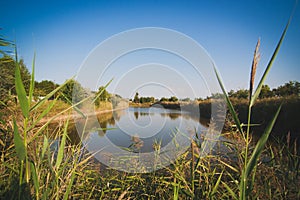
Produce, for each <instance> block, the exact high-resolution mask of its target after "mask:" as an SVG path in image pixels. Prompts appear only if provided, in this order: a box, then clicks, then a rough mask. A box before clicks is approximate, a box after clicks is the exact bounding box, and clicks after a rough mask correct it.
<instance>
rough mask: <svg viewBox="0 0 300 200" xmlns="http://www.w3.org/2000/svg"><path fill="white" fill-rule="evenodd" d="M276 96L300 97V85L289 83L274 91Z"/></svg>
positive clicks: (295, 82)
mask: <svg viewBox="0 0 300 200" xmlns="http://www.w3.org/2000/svg"><path fill="white" fill-rule="evenodd" d="M273 92H274V93H275V95H276V96H279V97H286V96H291V95H297V96H299V95H300V83H299V82H297V81H289V82H288V83H285V84H284V85H282V86H279V87H278V88H276V89H273Z"/></svg>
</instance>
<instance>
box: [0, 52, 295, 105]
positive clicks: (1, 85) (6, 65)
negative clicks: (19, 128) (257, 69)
mask: <svg viewBox="0 0 300 200" xmlns="http://www.w3.org/2000/svg"><path fill="white" fill-rule="evenodd" d="M16 64H17V63H16V61H15V60H14V59H12V58H11V57H10V56H7V55H4V56H3V57H1V58H0V101H2V102H4V103H5V101H7V100H8V99H9V98H10V97H11V95H16V90H15V82H14V79H15V66H16ZM18 65H19V66H20V71H21V76H22V79H23V82H24V87H25V90H26V91H27V92H28V90H29V84H30V76H31V75H30V72H29V70H28V69H27V67H26V66H25V64H24V61H23V60H22V59H21V60H20V61H18ZM57 87H59V84H57V83H55V82H53V81H50V80H42V81H40V82H38V81H35V91H34V96H35V97H36V98H42V97H43V96H46V95H47V94H49V93H50V92H51V91H53V90H54V89H56V88H57ZM74 90H76V92H75V93H74V94H73V91H74ZM88 93H89V92H88V90H87V89H85V88H83V87H82V86H81V84H80V83H79V82H77V81H76V80H72V81H70V82H69V83H68V84H66V85H65V86H64V87H63V88H62V89H61V90H60V91H59V92H57V93H56V94H54V95H53V97H52V99H54V98H56V97H58V99H60V100H62V101H65V102H69V103H70V102H71V101H73V102H79V101H80V100H82V99H84V98H85V97H87V96H88ZM93 93H94V94H95V96H96V97H97V99H95V104H96V105H99V102H101V101H111V99H112V96H113V95H112V94H110V93H109V92H108V91H107V90H106V88H104V87H103V86H100V87H99V88H98V91H95V92H93ZM220 96H221V94H212V95H211V96H210V97H207V98H206V99H210V98H218V97H220ZM228 96H229V97H231V98H237V99H247V98H249V90H247V89H240V90H237V91H234V90H230V91H229V92H228ZM287 96H300V83H299V82H298V81H289V82H287V83H285V84H284V85H281V86H278V87H277V88H274V89H270V87H269V86H268V85H263V86H262V90H261V93H260V95H259V98H261V99H263V98H272V97H287ZM130 100H131V101H133V102H135V103H155V102H156V101H160V102H177V101H179V99H178V98H177V97H175V96H172V97H170V98H167V97H162V98H161V99H160V100H158V99H155V98H154V97H139V93H138V92H136V94H135V96H134V98H133V99H130ZM189 100H190V99H189V98H185V99H183V100H182V101H189ZM198 100H202V99H201V98H199V99H198Z"/></svg>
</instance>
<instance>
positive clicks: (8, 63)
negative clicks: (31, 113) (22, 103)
mask: <svg viewBox="0 0 300 200" xmlns="http://www.w3.org/2000/svg"><path fill="white" fill-rule="evenodd" d="M18 64H19V67H20V71H21V77H22V80H23V83H24V87H25V90H26V92H28V90H29V85H30V76H31V75H30V73H29V71H28V69H27V68H26V66H25V64H24V61H23V60H22V59H21V60H20V61H19V62H18ZM15 69H16V61H15V60H14V59H12V58H11V57H9V56H4V57H2V58H0V99H1V100H3V99H5V98H7V97H8V94H13V95H16V89H15Z"/></svg>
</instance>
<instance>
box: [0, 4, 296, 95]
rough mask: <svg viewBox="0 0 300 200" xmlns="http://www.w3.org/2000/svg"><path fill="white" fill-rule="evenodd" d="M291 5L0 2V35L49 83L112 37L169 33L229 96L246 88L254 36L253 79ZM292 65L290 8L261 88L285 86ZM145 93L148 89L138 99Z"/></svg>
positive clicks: (290, 77)
mask: <svg viewBox="0 0 300 200" xmlns="http://www.w3.org/2000/svg"><path fill="white" fill-rule="evenodd" d="M294 3H295V1H294V0H256V1H229V0H212V1H202V0H198V1H183V0H182V1H175V0H173V1H171V0H170V1H152V0H149V1H146V0H145V1H137V0H130V1H129V0H128V1H87V2H86V1H55V0H53V1H20V2H19V1H14V0H11V1H2V2H1V3H0V5H1V6H0V27H1V28H2V29H3V30H2V31H1V34H2V35H4V36H5V37H6V38H8V39H12V40H13V39H14V38H15V39H16V42H17V45H18V50H19V54H20V55H21V57H22V58H23V59H24V60H25V63H26V64H27V66H28V68H30V67H31V62H32V57H33V54H34V51H36V54H37V58H36V79H37V80H38V81H40V80H43V79H47V80H53V81H55V82H57V83H62V82H64V81H65V80H66V79H68V78H70V77H71V76H73V75H76V73H77V72H78V70H79V67H80V65H81V64H82V62H83V61H84V59H85V58H86V57H87V56H88V54H89V52H91V50H93V49H94V48H95V47H96V46H97V45H98V44H99V43H100V42H102V41H103V40H105V39H107V38H109V37H110V36H112V35H114V34H117V33H119V32H122V31H126V30H128V29H133V28H141V27H162V28H168V29H173V30H176V31H179V32H181V33H184V34H186V35H187V36H189V37H191V38H193V39H194V40H196V41H197V42H198V43H199V44H201V45H202V46H203V47H204V48H205V49H206V50H207V52H208V53H209V54H210V56H211V57H212V59H213V60H214V61H215V63H216V65H217V67H218V69H219V71H220V73H221V76H222V78H223V81H224V83H225V85H226V88H227V89H228V90H229V89H235V90H236V89H241V88H248V84H249V83H248V82H249V81H248V80H249V71H250V66H251V62H252V57H253V51H254V48H255V45H256V42H257V39H258V38H261V49H260V52H261V61H260V64H259V68H258V71H257V76H258V77H260V76H261V74H262V72H263V70H264V68H265V66H266V64H267V62H268V60H269V58H270V56H271V54H272V52H273V50H274V48H275V46H276V44H277V42H278V40H279V38H280V35H281V33H282V31H283V29H284V26H285V24H286V22H287V20H288V18H289V15H290V13H291V12H292V9H293V7H294ZM299 64H300V9H299V5H298V7H297V9H296V11H295V14H294V18H293V21H292V23H291V25H290V28H289V30H288V32H287V36H286V39H285V40H284V43H283V45H282V48H281V50H280V52H279V55H278V57H277V59H276V62H275V63H274V66H273V68H272V70H271V73H270V76H269V77H268V78H267V81H266V83H267V84H268V85H270V87H271V88H273V87H277V86H279V85H282V84H284V83H285V82H288V81H290V80H296V81H299V80H300V66H299ZM120 73H121V72H120ZM119 75H120V76H122V74H119ZM128 84H129V85H128V87H134V86H133V85H130V83H128ZM178 84H179V83H178ZM90 87H91V88H92V89H94V88H93V87H94V86H90ZM136 87H138V86H136ZM175 87H176V86H175ZM153 92H154V93H155V91H153ZM150 93H151V92H150V90H148V92H145V93H144V95H150ZM153 95H156V96H160V94H153ZM184 95H185V94H184V93H183V94H182V95H181V96H182V97H183V96H184ZM186 95H187V96H188V95H189V94H186ZM199 95H206V94H201V93H200V94H199Z"/></svg>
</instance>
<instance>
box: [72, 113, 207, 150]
mask: <svg viewBox="0 0 300 200" xmlns="http://www.w3.org/2000/svg"><path fill="white" fill-rule="evenodd" d="M199 122H200V123H199ZM201 124H204V125H205V126H202V125H201ZM206 124H207V121H202V119H201V120H200V119H199V116H196V115H190V114H189V113H187V112H180V111H178V110H167V109H163V108H128V109H124V110H118V111H111V112H107V113H101V114H99V115H97V117H91V118H89V119H88V120H87V121H86V119H80V120H79V121H77V124H76V126H77V130H76V129H75V128H74V130H73V131H71V132H70V135H77V139H78V138H80V137H82V139H83V140H84V141H87V142H91V143H93V144H94V145H95V149H97V145H98V144H97V143H101V138H103V137H106V138H107V139H108V140H109V141H110V142H111V143H113V144H114V145H115V146H117V147H119V148H122V149H127V151H130V152H134V153H137V152H151V151H153V150H158V149H160V148H163V147H165V146H166V145H168V144H169V143H170V142H171V141H172V139H173V138H174V137H177V136H176V135H178V134H185V137H188V138H190V137H192V136H194V135H195V130H197V129H198V130H197V133H198V134H200V133H201V132H202V131H203V130H205V129H206V128H205V127H206ZM77 131H78V132H77ZM82 132H84V133H83V134H81V133H82ZM78 135H79V136H80V137H78ZM103 139H104V138H103ZM98 146H99V145H98Z"/></svg>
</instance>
